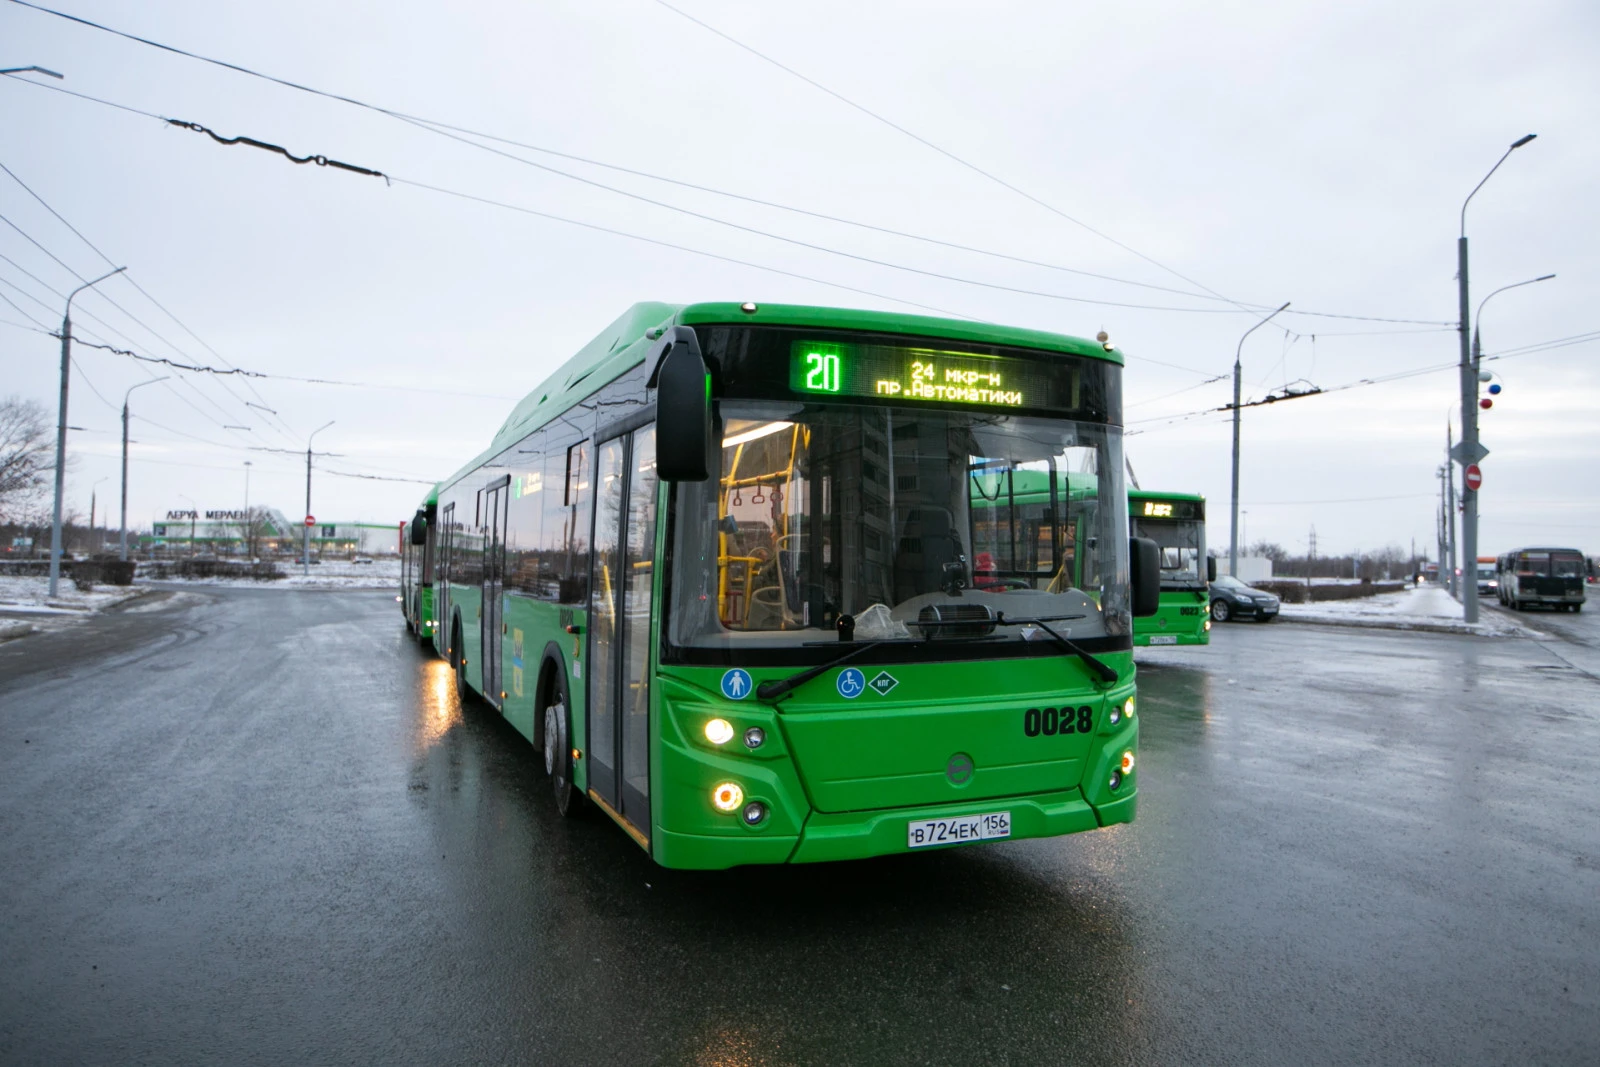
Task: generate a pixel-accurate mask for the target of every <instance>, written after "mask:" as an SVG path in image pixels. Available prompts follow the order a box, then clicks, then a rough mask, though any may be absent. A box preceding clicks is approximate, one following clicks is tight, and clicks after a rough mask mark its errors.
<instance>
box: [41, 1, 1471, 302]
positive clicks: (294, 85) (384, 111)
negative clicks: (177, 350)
mask: <svg viewBox="0 0 1600 1067" xmlns="http://www.w3.org/2000/svg"><path fill="white" fill-rule="evenodd" d="M12 2H13V3H16V4H18V5H19V6H22V7H27V8H30V9H32V10H35V11H39V12H41V13H44V14H48V15H54V16H56V17H58V18H62V19H66V20H67V21H70V22H75V23H78V24H80V25H83V26H87V27H89V28H91V29H96V30H100V31H102V32H104V33H109V34H112V35H114V36H117V37H122V38H124V39H126V40H129V41H134V42H136V43H138V44H143V45H147V46H149V47H152V48H156V49H159V50H161V51H165V52H170V53H172V54H174V55H179V56H183V57H185V58H188V59H193V60H196V61H198V62H202V63H209V64H212V65H214V66H218V67H222V68H224V69H227V70H231V71H234V72H236V73H240V74H244V75H247V76H249V77H253V78H259V79H262V80H264V81H268V82H271V83H274V84H276V85H280V86H283V87H285V88H289V89H294V90H296V91H298V92H304V93H309V94H311V95H313V96H319V97H323V98H326V99H329V100H335V101H338V102H340V103H344V104H349V105H351V106H354V107H359V108H363V109H365V110H368V111H372V112H375V113H377V114H381V115H385V116H387V117H389V118H393V119H397V120H400V121H402V122H406V123H408V124H410V125H412V126H415V127H417V128H419V129H423V130H425V131H427V132H431V133H434V134H437V135H440V136H448V137H450V138H451V139H452V140H455V141H458V142H460V143H463V144H467V145H469V146H471V147H475V148H478V149H480V150H482V151H488V152H492V153H495V154H497V155H502V156H504V157H506V158H509V159H512V160H515V161H517V162H521V163H524V164H526V165H529V166H534V167H539V168H540V169H545V170H548V171H550V172H551V173H554V174H558V175H561V176H563V177H568V178H571V179H573V180H575V181H580V182H584V183H587V184H591V185H595V186H597V187H599V188H602V189H606V190H608V191H612V192H615V193H618V194H619V195H623V196H628V197H632V198H635V199H640V200H643V201H645V202H647V203H651V204H655V205H657V206H661V207H663V208H666V209H667V210H672V211H681V212H686V213H689V214H695V215H699V213H697V212H690V211H688V209H684V208H680V207H677V206H676V205H671V204H667V203H665V202H661V201H656V200H653V199H651V198H648V197H642V196H639V195H638V194H634V193H631V192H627V191H624V190H620V189H616V188H614V187H611V186H607V185H605V184H603V183H599V182H594V181H593V180H592V179H587V178H583V177H581V176H578V175H573V174H570V173H568V172H566V171H561V170H557V169H555V168H550V167H545V166H543V165H542V164H538V163H535V162H533V161H532V160H527V159H523V158H522V157H519V156H515V155H512V154H510V153H505V152H500V151H498V150H496V149H493V148H490V147H489V146H487V145H482V144H478V143H477V142H474V141H471V140H467V139H466V138H465V137H457V136H452V134H451V133H447V132H446V131H453V133H459V134H466V135H468V136H471V137H480V138H483V139H485V140H491V141H498V142H500V143H502V144H510V145H514V146H516V147H521V148H526V149H528V150H530V151H535V152H541V153H546V154H550V155H556V156H561V157H563V158H568V159H574V160H577V161H580V162H584V163H588V164H590V165H593V166H597V167H605V168H608V169H613V170H617V171H620V172H624V173H630V174H635V175H638V176H641V177H645V178H648V179H651V180H655V181H663V182H668V183H670V184H674V185H680V186H683V187H687V188H694V189H698V190H701V191H704V192H709V193H712V194H714V195H719V196H728V197H733V198H736V199H740V200H745V201H747V202H750V203H757V204H762V205H763V206H768V207H773V208H776V209H779V210H785V211H795V212H799V213H801V214H806V215H810V216H812V217H816V218H825V219H828V220H830V221H834V222H839V223H841V224H843V225H849V226H861V227H864V228H867V229H872V230H877V231H879V232H883V233H890V234H895V235H897V236H902V237H906V238H909V239H912V240H922V241H929V242H931V243H934V244H941V245H945V246H946V247H951V248H959V249H963V250H967V251H973V252H977V253H979V254H982V255H992V256H997V257H999V258H1004V259H1011V260H1014V261H1016V262H1021V263H1029V264H1032V265H1035V266H1041V267H1045V268H1046V269H1051V270H1061V271H1067V272H1070V273H1075V274H1081V275H1084V276H1087V277H1093V278H1099V279H1102V280H1106V281H1112V282H1116V283H1119V284H1126V285H1136V286H1140V287H1144V288H1150V289H1155V290H1159V291H1164V292H1172V293H1175V294H1179V295H1187V296H1192V297H1194V298H1196V299H1202V300H1203V299H1215V300H1219V301H1222V302H1224V303H1228V304H1232V305H1233V306H1234V308H1235V309H1237V310H1245V311H1256V310H1264V308H1263V307H1261V306H1259V305H1255V304H1250V303H1240V302H1238V301H1235V300H1232V299H1230V298H1228V297H1225V296H1222V295H1221V294H1220V293H1216V292H1215V291H1213V290H1211V289H1208V288H1207V287H1206V286H1204V285H1201V284H1200V283H1198V282H1195V281H1193V280H1192V279H1189V278H1187V277H1185V276H1184V275H1182V274H1178V273H1177V272H1176V271H1172V270H1171V268H1168V267H1166V266H1164V265H1163V264H1160V263H1159V262H1157V261H1155V260H1153V259H1149V257H1146V256H1144V255H1143V254H1142V253H1140V252H1138V251H1137V250H1136V249H1132V248H1131V247H1129V246H1126V245H1122V244H1121V243H1120V242H1118V241H1116V240H1115V239H1114V238H1111V237H1109V236H1107V235H1105V234H1102V233H1100V232H1099V231H1097V230H1094V229H1093V228H1092V227H1089V226H1087V224H1085V223H1082V222H1081V221H1079V220H1077V219H1073V218H1072V217H1071V216H1068V215H1066V214H1064V213H1063V212H1060V211H1059V210H1058V209H1056V208H1054V207H1052V206H1051V205H1049V204H1047V203H1045V202H1044V201H1042V200H1038V199H1037V198H1036V197H1033V196H1032V195H1031V194H1028V193H1026V192H1024V191H1022V190H1020V189H1017V188H1016V187H1014V186H1010V185H1007V184H1006V183H1005V182H1003V181H1001V180H1000V179H998V178H996V177H994V176H993V175H990V174H988V173H987V172H985V171H982V170H978V173H980V174H984V175H985V176H986V177H989V178H990V179H991V180H994V181H998V182H1000V184H1002V185H1005V186H1006V187H1007V188H1009V189H1012V190H1013V191H1014V192H1017V193H1018V194H1019V195H1022V196H1024V197H1027V198H1028V199H1030V200H1034V202H1036V203H1039V204H1040V205H1041V206H1044V207H1046V208H1047V209H1048V210H1051V211H1053V212H1055V213H1056V214H1060V215H1061V216H1062V217H1063V218H1067V219H1069V221H1072V222H1074V223H1075V224H1077V225H1079V226H1083V227H1084V228H1085V229H1087V230H1089V232H1091V233H1094V234H1096V235H1097V236H1100V237H1102V238H1104V239H1105V240H1108V241H1111V242H1112V243H1113V244H1118V245H1119V247H1123V248H1125V249H1127V250H1128V251H1129V252H1132V253H1133V254H1134V255H1137V256H1140V258H1143V259H1146V260H1147V261H1148V262H1151V263H1153V264H1155V265H1156V266H1158V267H1161V269H1163V270H1167V271H1169V272H1170V273H1173V274H1175V275H1176V276H1177V277H1179V278H1181V279H1182V280H1184V281H1186V282H1189V284H1190V285H1193V286H1195V287H1197V288H1199V289H1202V290H1204V293H1193V292H1185V291H1184V290H1179V289H1171V288H1169V287H1165V286H1156V285H1151V284H1149V283H1145V282H1135V281H1131V280H1129V279H1124V278H1117V277H1114V276H1112V275H1106V274H1100V273H1096V272H1092V271H1082V270H1075V269H1073V268H1068V267H1060V266H1057V265H1054V264H1047V263H1040V262H1038V261H1034V260H1027V259H1023V258H1021V257H1016V256H1008V255H1005V254H1003V253H996V252H990V251H987V250H984V249H978V248H972V247H971V246H965V245H958V244H955V243H953V242H947V241H940V240H938V239H936V238H925V237H921V236H918V235H916V234H910V233H904V232H902V231H897V230H891V229H888V228H886V227H881V226H874V225H872V224H869V223H860V222H855V221H852V220H848V219H843V218H838V217H836V216H830V215H824V214H821V213H819V212H813V211H808V210H805V209H801V208H793V207H789V206H788V205H783V204H778V203H774V202H771V201H764V200H759V199H757V198H754V197H747V196H743V195H741V194H736V193H729V192H725V191H722V190H718V189H713V188H711V187H708V186H700V185H695V184H693V183H689V182H682V181H678V180H677V179H672V178H666V177H663V176H661V175H656V174H651V173H649V172H647V171H642V170H636V169H634V168H628V167H621V166H617V165H615V164H609V163H603V162H600V161H597V160H589V159H585V158H584V157H581V156H574V155H571V154H569V153H562V152H556V151H554V150H552V149H547V148H542V147H540V146H537V145H528V144H525V143H523V142H519V141H515V140H512V139H510V138H505V137H499V136H496V135H494V134H488V133H484V132H482V131H477V130H471V129H469V128H466V127H462V126H456V125H452V124H450V123H445V122H441V121H438V120H434V119H428V118H423V117H421V116H417V115H410V114H407V113H405V112H403V111H398V110H395V109H392V108H387V107H382V106H380V105H376V104H370V103H367V102H365V101H362V100H357V99H355V98H353V97H349V96H344V95H341V94H339V93H333V92H329V91H327V90H323V89H317V88H314V87H311V86H308V85H303V84H301V83H298V82H294V81H290V80H288V79H285V78H279V77H276V76H274V75H271V74H266V73H263V72H261V71H257V70H252V69H251V68H248V67H244V66H241V65H239V64H237V63H230V62H228V61H226V60H220V59H214V58H211V57H209V56H203V55H200V54H198V53H194V52H189V51H186V50H185V49H181V48H177V47H175V46H172V45H167V44H162V43H161V42H158V41H154V40H150V39H149V38H145V37H140V36H137V35H135V34H132V33H128V32H125V31H122V30H117V29H113V28H111V27H109V26H105V25H102V24H100V23H97V22H93V21H91V20H89V19H85V18H81V17H79V16H76V15H69V14H66V13H65V12H61V11H56V10H53V9H51V8H47V7H44V6H42V5H39V4H34V3H29V2H27V0H12ZM658 2H660V0H658ZM663 6H667V7H669V8H670V5H666V4H663ZM672 10H674V11H677V9H676V8H672ZM678 13H679V14H681V15H683V17H685V18H688V19H690V21H695V22H698V20H696V19H693V18H692V16H689V15H686V14H684V13H683V12H678ZM700 25H702V26H705V24H704V23H700ZM706 28H707V29H709V30H711V32H713V33H718V34H719V35H720V36H724V37H726V36H727V35H726V34H722V33H721V31H718V30H715V29H713V28H712V27H709V26H706ZM728 40H730V41H732V40H733V39H732V38H728ZM733 43H735V44H738V45H739V47H741V48H746V49H747V50H750V51H752V52H754V50H753V49H748V46H746V45H743V44H741V43H740V42H737V41H734V42H733ZM755 54H757V55H760V53H755ZM761 58H763V59H767V61H768V62H773V63H775V65H778V66H780V67H782V64H776V61H774V60H771V59H768V57H766V56H762V57H761ZM783 69H785V70H788V68H786V67H784V68H783ZM790 73H792V74H795V76H796V77H801V78H802V79H803V80H807V81H809V79H805V78H804V76H803V75H799V74H798V73H796V72H793V71H790ZM17 80H19V81H22V82H23V83H24V84H27V85H33V86H35V87H37V88H41V89H49V90H51V91H54V92H64V93H67V94H68V95H70V96H75V97H78V98H80V99H84V100H90V101H93V102H96V103H105V104H107V105H108V106H111V107H116V108H119V109H121V110H124V111H129V112H132V113H134V114H138V115H143V116H146V117H149V118H155V119H157V120H158V121H162V122H168V123H173V124H177V125H183V126H186V127H188V128H194V127H193V125H192V124H189V123H183V122H179V121H177V120H173V119H170V118H167V117H165V116H160V115H156V114H154V113H152V112H148V111H142V110H140V109H138V108H132V107H128V106H126V105H122V104H115V103H112V102H110V101H104V100H98V99H97V98H95V97H91V96H87V95H86V94H83V93H76V92H73V91H71V90H68V89H65V88H62V87H58V86H54V85H48V84H44V83H40V82H34V81H29V80H27V79H24V78H18V79H17ZM812 84H816V83H814V82H813V83H812ZM817 87H818V88H821V89H823V91H825V92H829V93H832V90H828V89H826V88H825V87H823V86H820V85H818V86H817ZM832 95H836V96H837V95H838V94H832ZM840 99H841V100H843V99H844V98H843V97H840ZM845 102H846V103H850V105H851V106H852V107H858V108H859V105H856V104H854V103H853V102H850V101H848V100H847V101H845ZM861 110H863V111H865V109H864V108H862V109H861ZM867 113H868V114H873V113H872V112H867ZM873 117H875V118H878V119H879V120H880V121H884V122H887V121H888V120H886V119H882V118H881V116H876V115H874V116H873ZM889 125H891V126H894V124H893V123H889ZM895 128H896V129H900V127H898V126H895ZM201 131H202V132H205V133H207V134H210V135H211V136H212V137H217V135H216V134H215V133H212V132H211V131H210V130H206V129H204V128H203V127H202V128H201ZM901 132H904V133H907V135H908V136H911V137H913V138H916V135H915V134H911V133H909V131H905V130H901ZM218 139H219V140H224V139H222V138H218ZM917 139H918V140H921V138H917ZM247 140H248V139H247ZM254 143H256V144H257V145H258V146H261V147H266V148H269V149H271V150H273V151H283V149H281V148H279V147H278V146H276V145H267V144H265V143H264V142H254ZM923 143H925V144H928V145H929V147H931V148H934V149H935V150H936V151H940V152H942V153H944V154H946V155H950V153H948V152H945V151H944V149H940V148H938V147H937V146H936V145H933V144H931V142H926V141H924V142H923ZM285 154H286V155H287V152H285ZM291 158H293V157H291ZM308 158H311V159H315V158H319V157H308ZM951 158H952V159H957V161H958V162H961V163H962V164H963V165H964V166H968V167H973V165H972V164H970V163H967V162H965V161H964V160H960V159H959V158H958V157H955V156H953V155H951ZM353 169H356V170H359V171H361V172H362V173H375V174H376V173H378V172H368V171H366V170H365V169H364V168H353ZM973 169H977V168H976V167H974V168H973ZM380 176H383V175H380ZM385 177H386V176H385ZM699 217H701V218H705V219H707V220H708V221H712V222H714V223H718V224H720V225H727V226H732V227H735V228H740V229H748V230H750V232H753V233H757V234H760V235H762V236H766V237H769V238H771V239H774V240H779V241H791V240H792V239H789V238H785V237H782V236H779V235H776V234H771V233H768V232H766V231H762V230H756V229H753V228H750V227H742V226H739V224H737V223H733V222H730V221H728V220H724V219H720V218H717V217H714V216H709V215H699ZM795 243H802V244H803V243H804V242H795ZM809 247H815V248H818V249H819V250H821V251H824V252H828V253H831V254H835V255H841V256H846V257H849V258H854V259H863V260H865V261H867V262H873V263H879V264H881V265H884V266H887V267H889V268H891V269H899V270H910V271H913V272H916V273H928V272H924V271H920V270H919V269H918V268H912V267H905V266H903V265H900V264H894V263H889V262H884V261H879V260H869V259H866V257H860V256H855V255H854V254H852V253H848V252H843V251H840V250H837V249H832V248H828V247H826V246H820V245H816V246H809ZM934 276H935V277H941V278H949V279H950V280H954V281H957V282H965V283H969V284H976V285H982V286H989V285H990V283H986V282H982V281H973V280H970V279H964V278H960V277H957V276H946V275H937V274H936V275H934ZM1000 288H1008V287H1000ZM1013 291H1016V292H1018V293H1021V294H1023V295H1034V296H1041V297H1045V298H1053V299H1062V300H1072V301H1078V302H1084V303H1091V304H1100V305H1103V306H1110V307H1123V308H1131V309H1135V310H1171V311H1193V312H1202V313H1203V312H1226V309H1220V308H1218V309H1211V308H1168V307H1150V306H1147V305H1139V304H1127V303H1118V302H1113V301H1097V300H1091V299H1089V298H1085V297H1070V296H1065V295H1061V294H1049V293H1041V292H1036V291H1033V290H1024V289H1016V290H1013ZM914 306H918V305H914ZM1293 313H1294V314H1301V315H1312V316H1318V315H1321V316H1326V317H1330V318H1339V319H1352V320H1366V321H1374V322H1390V323H1412V324H1420V325H1434V326H1453V325H1454V324H1453V323H1448V322H1439V321H1436V320H1421V319H1394V318H1379V317H1375V316H1365V315H1341V314H1334V313H1331V312H1316V311H1310V310H1306V309H1296V310H1295V311H1294V312H1293ZM963 317H964V316H963Z"/></svg>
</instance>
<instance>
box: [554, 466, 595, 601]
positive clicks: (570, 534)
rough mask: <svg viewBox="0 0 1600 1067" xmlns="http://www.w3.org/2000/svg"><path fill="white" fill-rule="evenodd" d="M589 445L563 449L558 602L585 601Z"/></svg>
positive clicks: (586, 582) (587, 591)
mask: <svg viewBox="0 0 1600 1067" xmlns="http://www.w3.org/2000/svg"><path fill="white" fill-rule="evenodd" d="M589 464H590V442H588V441H579V442H578V443H577V444H575V445H573V446H571V447H570V448H568V449H567V477H566V495H565V497H564V499H565V500H566V501H567V524H566V531H567V543H566V546H565V547H566V551H565V554H564V562H563V563H562V566H561V571H560V579H559V580H560V601H561V603H563V604H577V605H583V604H585V603H587V601H588V599H589V521H590V515H589V488H590V487H589Z"/></svg>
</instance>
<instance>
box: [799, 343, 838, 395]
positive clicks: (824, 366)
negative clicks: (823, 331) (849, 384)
mask: <svg viewBox="0 0 1600 1067" xmlns="http://www.w3.org/2000/svg"><path fill="white" fill-rule="evenodd" d="M806 388H807V389H809V390H810V391H811V392H813V393H837V392H838V391H839V356H838V355H837V354H836V353H833V352H807V353H806Z"/></svg>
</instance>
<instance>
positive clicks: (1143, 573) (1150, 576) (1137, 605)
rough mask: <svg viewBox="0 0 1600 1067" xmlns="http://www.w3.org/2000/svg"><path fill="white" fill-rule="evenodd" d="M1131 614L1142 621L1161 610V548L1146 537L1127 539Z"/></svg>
mask: <svg viewBox="0 0 1600 1067" xmlns="http://www.w3.org/2000/svg"><path fill="white" fill-rule="evenodd" d="M1128 562H1129V564H1130V566H1129V572H1130V575H1129V576H1130V577H1131V578H1132V584H1133V614H1134V617H1135V618H1139V619H1144V618H1148V617H1149V616H1151V615H1154V614H1155V613H1156V612H1157V611H1159V610H1161V546H1160V545H1158V544H1156V543H1155V542H1154V541H1152V540H1151V539H1150V538H1148V537H1130V538H1128Z"/></svg>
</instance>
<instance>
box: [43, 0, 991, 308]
mask: <svg viewBox="0 0 1600 1067" xmlns="http://www.w3.org/2000/svg"><path fill="white" fill-rule="evenodd" d="M12 2H13V3H17V2H20V0H12ZM390 180H391V181H393V182H394V183H395V184H396V185H409V186H413V187H415V188H418V189H426V190H428V191H429V192H433V193H442V194H443V195H445V196H454V197H459V198H460V199H462V200H472V201H475V202H477V203H479V204H486V205H488V206H489V207H497V208H502V209H504V210H506V211H515V212H517V213H519V214H523V215H533V216H535V217H537V218H542V219H549V220H551V221H552V222H562V223H566V224H567V225H569V226H578V227H581V228H583V229H586V230H595V231H597V232H599V233H609V234H613V235H615V236H617V237H627V238H630V239H632V240H635V241H642V242H644V243H645V244H652V245H656V246H658V247H660V248H670V249H673V250H675V251H678V252H688V253H689V254H690V255H695V256H704V257H705V258H707V259H715V260H720V261H722V262H724V263H733V264H735V265H737V266H741V267H752V268H754V269H756V270H764V271H768V272H770V273H772V274H781V275H784V276H785V277H789V278H798V279H799V280H801V281H806V282H814V283H816V284H817V285H826V286H830V287H832V288H834V289H843V290H844V291H846V292H851V293H860V294H861V295H863V296H870V297H873V298H875V299H878V300H890V301H893V302H894V303H896V304H905V305H906V306H907V307H914V308H921V309H922V310H924V311H934V312H937V313H939V314H940V315H947V316H949V317H951V318H956V319H968V320H970V321H982V320H978V319H974V318H973V316H971V315H963V314H961V313H960V312H957V311H951V310H949V309H948V308H941V307H937V306H935V305H933V304H923V303H919V302H917V301H915V300H908V299H906V298H905V297H903V296H890V295H889V294H887V293H879V292H875V291H874V290H871V289H862V288H860V287H859V286H855V285H846V284H845V283H844V282H835V281H828V280H827V279H825V278H817V277H813V276H812V275H809V274H801V273H799V272H798V271H792V270H785V269H783V268H782V267H773V266H768V265H767V264H764V263H755V262H752V261H750V260H747V259H738V258H736V257H734V256H725V255H722V254H721V253H719V252H707V251H705V250H704V249H700V248H691V247H689V246H688V245H680V244H675V243H673V242H672V241H663V240H661V239H659V238H655V237H645V236H644V235H643V234H637V233H629V232H628V231H627V230H618V229H614V228H612V227H610V226H601V225H600V224H599V223H594V222H582V221H580V220H578V219H569V218H567V217H566V216H564V215H554V214H551V213H550V212H548V211H536V210H534V209H533V208H531V207H522V206H520V205H517V204H509V203H506V202H505V201H503V200H492V199H490V198H489V197H486V196H478V195H476V194H474V193H463V192H459V191H457V190H455V189H446V188H444V187H443V186H439V185H429V184H427V183H426V182H414V181H411V180H409V179H406V178H397V177H394V176H393V175H390Z"/></svg>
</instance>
